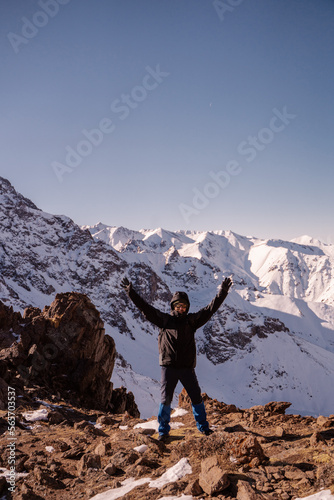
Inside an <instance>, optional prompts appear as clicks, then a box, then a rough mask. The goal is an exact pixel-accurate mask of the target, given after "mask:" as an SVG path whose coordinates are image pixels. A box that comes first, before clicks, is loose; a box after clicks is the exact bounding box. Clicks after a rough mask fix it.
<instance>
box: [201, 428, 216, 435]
mask: <svg viewBox="0 0 334 500" xmlns="http://www.w3.org/2000/svg"><path fill="white" fill-rule="evenodd" d="M213 432H214V431H213V430H212V429H207V430H206V431H204V432H202V434H205V436H210V435H211V434H213Z"/></svg>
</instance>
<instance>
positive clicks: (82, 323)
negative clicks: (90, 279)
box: [0, 292, 138, 416]
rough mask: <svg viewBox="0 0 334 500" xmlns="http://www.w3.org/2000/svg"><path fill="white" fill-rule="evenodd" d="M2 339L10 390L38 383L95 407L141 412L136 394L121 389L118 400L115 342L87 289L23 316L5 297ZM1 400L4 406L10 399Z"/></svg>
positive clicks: (2, 366) (1, 363)
mask: <svg viewBox="0 0 334 500" xmlns="http://www.w3.org/2000/svg"><path fill="white" fill-rule="evenodd" d="M0 339H1V348H2V349H1V352H0V370H1V371H0V376H1V377H2V384H1V387H2V388H4V389H3V390H2V391H1V390H0V393H4V396H6V384H10V385H11V386H15V387H17V389H18V390H19V391H21V392H24V391H23V389H24V388H26V387H36V386H38V387H40V388H43V389H44V391H45V392H46V393H47V394H49V395H50V394H54V395H58V397H62V398H64V399H65V400H69V401H71V402H73V403H76V404H81V405H83V406H86V407H89V408H98V409H102V410H107V409H111V408H112V407H113V408H114V410H115V411H116V412H117V411H121V412H123V411H125V410H127V411H128V412H129V413H131V414H135V415H136V416H138V409H137V407H136V404H135V402H134V400H133V395H132V394H130V395H129V394H126V391H124V390H122V391H121V392H117V393H115V394H114V400H117V405H115V404H114V403H112V398H113V386H112V383H111V382H110V378H111V375H112V371H113V367H114V362H115V355H116V350H115V342H114V340H113V339H112V338H111V337H110V336H109V335H105V330H104V324H103V322H102V320H101V317H100V313H99V311H98V310H97V309H96V308H95V306H94V305H93V304H92V302H91V301H90V300H89V298H88V297H87V296H86V295H83V294H80V293H74V292H71V293H63V294H58V295H57V296H56V298H55V300H54V301H53V302H52V304H51V305H50V306H47V307H45V308H44V309H43V311H41V310H40V309H38V308H32V307H30V308H27V309H25V311H24V314H23V316H21V315H20V314H19V313H16V312H14V311H13V309H12V308H10V307H8V306H6V305H4V304H2V303H0ZM25 392H26V391H25ZM4 396H3V397H4ZM0 404H1V405H2V408H3V407H4V401H2V403H0Z"/></svg>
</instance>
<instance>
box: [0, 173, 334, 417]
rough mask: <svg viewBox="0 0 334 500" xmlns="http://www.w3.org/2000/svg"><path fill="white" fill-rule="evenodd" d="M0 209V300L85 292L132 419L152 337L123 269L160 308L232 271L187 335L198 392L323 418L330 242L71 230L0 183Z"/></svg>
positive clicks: (206, 293)
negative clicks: (223, 294) (283, 405)
mask: <svg viewBox="0 0 334 500" xmlns="http://www.w3.org/2000/svg"><path fill="white" fill-rule="evenodd" d="M0 203H1V209H0V266H1V277H0V299H1V300H2V301H3V302H5V303H7V304H11V305H13V307H14V309H15V308H16V309H23V308H24V307H26V306H27V305H33V306H37V307H44V305H48V304H50V303H51V301H52V300H53V298H54V296H55V294H56V293H58V292H64V291H72V290H73V291H77V292H81V293H86V294H87V295H88V296H89V297H90V299H91V300H92V301H93V303H94V304H95V305H96V307H97V308H98V309H99V310H100V312H101V315H102V317H103V319H104V321H105V327H106V332H107V333H108V334H110V335H111V336H112V337H113V338H114V339H115V342H116V348H117V351H118V353H119V359H118V363H117V367H116V369H115V372H114V374H113V378H112V380H113V382H114V384H115V386H119V385H125V386H126V387H127V388H128V389H129V390H131V391H133V392H134V395H135V398H136V402H137V404H138V406H139V409H140V411H141V413H142V416H144V417H145V416H150V415H151V414H154V413H156V406H157V404H158V402H159V383H158V382H157V380H158V379H159V377H160V369H159V366H158V347H157V336H158V331H157V329H156V328H155V327H154V326H152V325H150V324H149V323H148V322H146V321H145V320H144V318H143V317H142V315H141V313H140V312H139V311H138V310H137V309H136V308H135V307H134V306H133V304H132V303H130V301H129V300H128V299H127V297H126V295H125V293H124V292H123V291H122V290H121V289H120V287H119V282H120V280H121V278H122V276H123V275H125V274H126V275H127V276H128V277H129V278H130V279H131V281H132V282H133V284H134V287H135V288H136V289H137V290H138V291H139V292H140V293H141V294H142V295H143V296H144V297H145V298H146V299H147V300H148V301H149V302H150V303H152V304H153V305H154V306H156V307H158V308H160V309H162V310H165V311H168V310H169V300H170V298H171V295H172V293H173V291H175V290H180V289H181V290H185V291H187V293H188V295H189V297H190V301H191V309H190V310H191V311H195V310H197V309H199V308H201V307H203V306H205V305H206V304H207V303H209V302H210V300H211V299H212V298H213V296H214V295H215V294H216V292H217V289H218V286H219V285H220V283H221V281H222V279H223V276H229V275H231V276H232V277H233V281H234V286H233V289H232V290H231V292H230V293H229V295H228V297H227V299H226V301H225V302H224V304H223V306H222V307H221V308H220V310H219V311H218V312H217V313H216V315H215V316H214V317H213V318H212V320H211V321H210V322H209V323H208V324H207V325H206V326H205V327H204V328H202V329H201V330H199V331H198V332H197V346H198V366H197V373H198V378H199V381H200V384H201V387H202V390H203V391H205V392H207V393H208V394H209V395H210V396H211V397H214V398H217V399H219V400H220V401H224V402H225V403H234V404H236V405H237V406H239V407H244V406H245V407H249V406H252V405H256V404H265V403H267V402H269V401H272V400H286V401H291V402H292V407H291V411H292V412H295V413H301V414H312V415H317V414H320V413H321V414H323V415H326V414H331V413H333V406H332V400H331V397H330V394H331V393H332V384H333V380H334V272H333V263H334V246H333V245H326V244H324V243H321V242H320V241H316V240H313V239H312V238H310V237H307V236H303V237H301V238H297V239H295V240H293V241H281V240H262V239H259V238H254V237H245V236H240V235H237V234H235V233H233V232H231V231H215V232H194V231H176V232H170V231H165V230H163V229H156V230H141V231H133V230H129V229H126V228H123V227H112V226H106V225H104V224H101V223H99V224H97V225H96V226H93V227H88V226H85V227H83V228H80V227H78V226H77V225H76V224H74V222H73V221H72V220H71V219H69V218H68V217H65V216H56V215H50V214H47V213H45V212H43V211H41V210H39V209H38V208H37V207H36V206H35V205H34V204H33V203H32V202H31V201H29V200H27V199H26V198H24V197H23V196H22V195H20V194H18V193H17V192H16V191H15V189H14V188H13V187H12V186H11V184H10V183H9V182H8V181H6V180H5V179H2V178H0Z"/></svg>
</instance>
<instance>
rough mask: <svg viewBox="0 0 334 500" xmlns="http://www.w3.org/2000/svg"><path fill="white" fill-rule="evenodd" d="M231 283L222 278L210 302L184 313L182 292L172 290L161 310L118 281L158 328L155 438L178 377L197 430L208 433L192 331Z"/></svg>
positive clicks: (166, 418)
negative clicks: (158, 396)
mask: <svg viewBox="0 0 334 500" xmlns="http://www.w3.org/2000/svg"><path fill="white" fill-rule="evenodd" d="M231 285H232V280H231V279H230V278H225V280H224V281H223V283H222V285H221V289H220V291H219V292H218V294H217V295H216V297H215V298H214V299H213V300H212V301H211V302H210V304H209V305H208V306H206V307H204V308H203V309H200V310H199V311H198V312H196V313H188V311H189V307H190V303H189V298H188V295H187V294H186V293H185V292H176V293H175V294H174V295H173V297H172V300H171V303H170V305H171V313H170V314H168V313H164V312H161V311H159V310H158V309H156V308H155V307H153V306H151V305H150V304H148V303H147V302H146V301H145V300H144V299H143V298H142V297H141V296H140V295H139V294H138V293H137V292H136V291H135V290H134V289H133V287H132V284H131V283H130V282H129V280H128V279H127V278H123V279H122V281H121V287H122V288H123V289H124V290H125V291H126V292H127V294H128V296H129V297H130V299H131V300H132V301H133V303H134V304H135V305H136V306H137V307H138V308H139V309H140V310H141V311H142V312H143V313H144V315H145V317H146V319H147V320H148V321H150V322H151V323H153V324H154V325H156V326H158V327H159V328H160V333H159V339H158V344H159V364H160V366H161V403H160V407H159V414H158V422H159V439H160V440H161V441H165V440H166V439H167V438H168V435H169V431H170V425H169V422H170V412H171V402H172V399H173V395H174V390H175V387H176V384H177V383H178V381H180V382H181V384H182V385H183V387H184V388H185V390H186V391H187V393H188V395H189V397H190V400H191V404H192V410H193V415H194V418H195V421H196V425H197V428H198V430H199V431H200V432H201V433H203V434H205V435H207V436H208V435H210V434H211V433H212V432H213V431H212V430H211V429H210V427H209V424H208V421H207V418H206V412H205V407H204V402H203V400H202V396H201V389H200V387H199V384H198V381H197V377H196V373H195V366H196V344H195V332H196V330H197V329H198V328H200V327H201V326H203V325H205V323H207V321H209V319H210V318H211V316H212V315H213V314H214V313H215V312H216V311H217V309H218V308H219V307H220V306H221V304H222V303H223V302H224V300H225V298H226V296H227V294H228V292H229V289H230V287H231Z"/></svg>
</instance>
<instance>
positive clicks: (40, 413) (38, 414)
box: [22, 408, 48, 422]
mask: <svg viewBox="0 0 334 500" xmlns="http://www.w3.org/2000/svg"><path fill="white" fill-rule="evenodd" d="M22 416H23V417H24V418H25V420H26V421H27V422H37V421H38V420H48V411H47V410H46V409H45V408H42V409H40V410H35V411H26V412H24V413H22Z"/></svg>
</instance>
